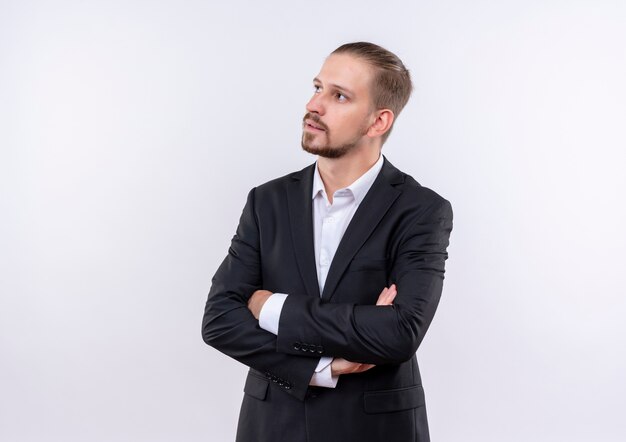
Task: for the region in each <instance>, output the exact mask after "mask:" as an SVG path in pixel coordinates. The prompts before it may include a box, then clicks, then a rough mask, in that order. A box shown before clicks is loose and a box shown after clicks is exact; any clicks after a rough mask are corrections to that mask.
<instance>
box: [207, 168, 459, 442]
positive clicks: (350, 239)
mask: <svg viewBox="0 0 626 442" xmlns="http://www.w3.org/2000/svg"><path fill="white" fill-rule="evenodd" d="M314 167H315V165H314V164H313V165H311V166H308V167H306V168H304V169H302V170H301V171H299V172H295V173H292V174H290V175H286V176H284V177H281V178H278V179H275V180H272V181H270V182H268V183H265V184H263V185H261V186H258V187H256V188H255V189H252V190H251V191H250V193H249V194H248V199H247V202H246V205H245V207H244V209H243V213H242V215H241V219H240V221H239V226H238V228H237V233H236V235H235V236H234V237H233V240H232V244H231V247H230V249H229V252H228V256H227V257H226V258H225V260H224V262H223V263H222V265H221V266H220V267H219V269H218V270H217V273H216V274H215V276H214V277H213V284H212V287H211V290H210V292H209V296H208V300H207V303H206V309H205V313H204V319H203V323H202V334H203V338H204V340H205V341H206V342H207V343H208V344H209V345H211V346H213V347H215V348H217V349H218V350H219V351H221V352H223V353H225V354H227V355H228V356H231V357H233V358H234V359H236V360H238V361H240V362H242V363H243V364H245V365H247V366H249V367H250V371H249V373H248V377H247V380H246V383H245V387H244V392H245V394H244V399H243V403H242V407H241V412H240V417H239V427H238V432H237V440H238V441H242V442H279V441H285V442H332V441H344V442H352V441H362V442H369V441H372V442H373V441H385V442H392V441H402V442H405V441H416V442H424V441H428V440H429V435H428V423H427V420H426V410H425V406H424V391H423V389H422V386H421V379H420V373H419V368H418V365H417V359H416V356H415V352H416V350H417V348H418V346H419V344H420V342H421V341H422V339H423V337H424V334H425V333H426V330H427V329H428V326H429V325H430V322H431V320H432V318H433V315H434V313H435V309H436V308H437V304H438V302H439V298H440V296H441V290H442V286H443V277H444V262H445V260H446V258H447V252H446V248H447V246H448V240H449V236H450V232H451V230H452V208H451V206H450V203H449V202H448V201H447V200H445V199H444V198H442V197H441V196H439V195H438V194H436V193H435V192H433V191H432V190H430V189H428V188H426V187H422V186H421V185H420V184H419V183H417V182H416V181H415V180H414V179H413V178H412V177H410V176H409V175H406V174H404V173H402V172H400V171H399V170H398V169H396V168H395V167H394V166H393V165H391V163H389V162H388V161H387V159H386V158H385V160H384V164H383V167H382V169H381V171H380V173H379V174H378V176H377V177H376V180H375V181H374V183H373V185H372V187H371V188H370V190H369V192H368V193H367V195H366V196H365V198H364V199H363V201H362V202H361V204H360V206H359V208H358V209H357V211H356V213H355V214H354V217H353V219H352V221H351V222H350V224H349V226H348V228H347V229H346V231H345V234H344V236H343V238H342V239H341V242H340V244H339V247H338V248H337V252H336V254H335V256H334V259H333V262H332V264H331V267H330V270H329V273H328V276H327V279H326V283H325V285H324V290H323V293H322V297H321V298H320V295H319V287H318V282H317V276H316V267H315V257H314V245H313V221H312V199H311V192H312V183H313V172H314ZM392 283H395V284H396V285H397V289H398V294H397V296H396V298H395V300H394V303H393V306H391V307H379V306H375V305H374V304H375V303H376V300H377V298H378V295H379V294H380V292H381V290H382V289H383V288H384V287H388V286H390V285H391V284H392ZM260 288H263V289H266V290H270V291H272V292H282V293H288V294H289V296H288V297H287V300H286V301H285V304H284V305H283V310H282V313H281V316H280V322H279V332H278V336H275V335H273V334H271V333H269V332H266V331H265V330H262V329H261V328H259V326H258V322H257V321H256V320H255V319H254V317H253V316H252V314H251V313H250V311H249V310H248V309H247V300H248V299H249V297H250V296H251V295H252V293H253V292H254V291H255V290H256V289H260ZM320 356H333V357H343V358H345V359H348V360H350V361H355V362H363V363H370V364H376V367H374V368H373V369H371V370H369V371H366V372H363V373H360V374H352V375H343V376H340V378H339V382H338V384H337V387H336V388H334V389H328V388H321V387H308V383H309V380H310V379H311V376H312V374H313V372H314V369H315V367H316V365H317V362H318V360H319V358H320Z"/></svg>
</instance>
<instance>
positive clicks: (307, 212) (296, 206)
mask: <svg viewBox="0 0 626 442" xmlns="http://www.w3.org/2000/svg"><path fill="white" fill-rule="evenodd" d="M314 171H315V164H312V165H310V166H308V167H305V168H304V169H302V170H301V171H299V172H295V173H294V174H292V175H291V180H292V181H291V182H290V183H289V186H288V187H287V205H288V211H289V221H290V224H291V240H292V241H293V247H294V251H295V254H296V262H297V263H298V269H299V270H300V276H301V277H302V280H303V281H304V287H305V289H306V292H307V294H308V295H310V296H319V295H320V289H319V284H318V282H317V269H316V267H315V245H314V243H313V204H312V195H311V193H312V192H313V172H314Z"/></svg>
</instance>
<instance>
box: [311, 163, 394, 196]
mask: <svg viewBox="0 0 626 442" xmlns="http://www.w3.org/2000/svg"><path fill="white" fill-rule="evenodd" d="M382 167H383V156H382V154H381V155H379V156H378V160H377V161H376V162H375V163H374V165H373V166H372V167H370V168H369V169H368V170H367V172H365V173H364V174H363V175H361V176H360V177H359V178H357V179H356V181H354V182H353V183H352V184H350V185H349V186H347V187H344V188H342V189H338V190H337V191H336V192H339V191H341V190H349V191H350V192H351V193H352V196H354V200H355V201H356V203H357V205H358V204H361V201H363V198H365V195H366V194H367V192H368V191H369V190H370V187H372V184H374V180H376V177H377V176H378V172H380V169H382ZM320 192H322V194H323V195H324V196H326V190H325V189H324V182H323V181H322V178H321V177H320V173H319V170H317V161H316V162H315V171H314V172H313V195H312V196H311V198H313V199H314V198H315V197H316V196H317V194H318V193H320Z"/></svg>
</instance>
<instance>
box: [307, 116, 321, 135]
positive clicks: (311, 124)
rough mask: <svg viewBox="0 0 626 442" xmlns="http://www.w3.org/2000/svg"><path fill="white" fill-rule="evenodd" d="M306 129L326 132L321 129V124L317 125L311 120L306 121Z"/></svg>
mask: <svg viewBox="0 0 626 442" xmlns="http://www.w3.org/2000/svg"><path fill="white" fill-rule="evenodd" d="M304 127H305V128H306V129H311V130H315V131H320V132H324V131H325V129H324V128H323V127H321V126H320V125H319V124H317V123H315V122H314V121H313V120H309V119H308V118H307V119H306V120H304Z"/></svg>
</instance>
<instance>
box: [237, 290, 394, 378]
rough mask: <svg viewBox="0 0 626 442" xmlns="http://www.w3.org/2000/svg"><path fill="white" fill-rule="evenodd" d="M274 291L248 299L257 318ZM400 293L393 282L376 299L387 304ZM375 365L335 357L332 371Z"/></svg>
mask: <svg viewBox="0 0 626 442" xmlns="http://www.w3.org/2000/svg"><path fill="white" fill-rule="evenodd" d="M272 294H273V293H272V292H270V291H269V290H257V291H255V292H254V293H253V294H252V296H251V297H250V299H249V300H248V309H249V310H250V312H251V313H252V315H253V316H254V317H255V319H257V320H258V319H259V317H260V316H261V309H262V308H263V305H264V304H265V302H266V301H267V300H268V299H269V298H270V296H272ZM397 294H398V292H397V290H396V285H395V284H391V286H390V287H385V288H384V289H383V290H382V292H380V295H378V300H377V301H376V305H377V306H387V305H392V304H393V299H394V298H395V297H396V295H397ZM373 367H375V365H374V364H363V363H360V362H352V361H348V360H347V359H344V358H333V361H332V363H331V367H330V369H331V373H332V376H340V375H346V374H355V373H362V372H364V371H367V370H369V369H371V368H373Z"/></svg>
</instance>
